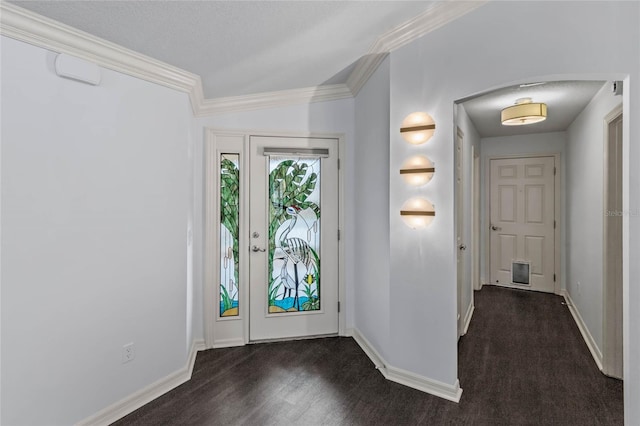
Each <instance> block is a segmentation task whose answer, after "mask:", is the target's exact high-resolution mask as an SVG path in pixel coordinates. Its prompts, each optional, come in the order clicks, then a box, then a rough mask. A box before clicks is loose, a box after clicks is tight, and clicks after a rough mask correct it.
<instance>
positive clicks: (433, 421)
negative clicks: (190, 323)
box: [115, 286, 623, 426]
mask: <svg viewBox="0 0 640 426" xmlns="http://www.w3.org/2000/svg"><path fill="white" fill-rule="evenodd" d="M562 301H563V299H562V298H560V297H558V296H555V295H550V294H543V293H535V292H525V291H519V290H511V289H504V288H498V287H491V286H485V287H484V288H483V290H481V291H479V292H475V305H476V310H475V313H474V318H473V320H472V322H471V326H470V328H469V332H468V333H467V335H466V336H464V337H462V338H461V339H460V343H459V377H460V382H461V386H462V388H463V389H464V393H463V395H462V399H461V401H460V403H459V404H456V403H453V402H449V401H445V400H443V399H441V398H437V397H435V396H432V395H428V394H425V393H423V392H420V391H417V390H415V389H411V388H408V387H405V386H402V385H399V384H397V383H393V382H390V381H387V380H385V379H384V377H382V375H381V374H380V373H379V372H378V371H377V370H376V369H375V367H374V365H373V364H372V363H371V361H370V360H369V359H368V358H367V357H366V355H365V354H364V352H362V350H361V349H360V348H359V347H358V345H357V344H356V343H355V342H354V341H353V340H352V339H350V338H324V339H316V340H301V341H294V342H279V343H264V344H258V345H247V346H244V347H237V348H228V349H214V350H208V351H203V352H200V353H199V354H198V357H197V359H196V363H195V366H194V371H193V377H192V379H191V380H190V381H189V382H187V383H185V384H183V385H181V386H179V387H178V388H176V389H174V390H173V391H171V392H169V393H167V394H165V395H163V396H162V397H160V398H158V399H156V400H155V401H152V402H151V403H149V404H147V405H146V406H144V407H142V408H140V409H139V410H137V411H135V412H133V413H131V414H130V415H128V416H126V417H125V418H123V419H121V420H120V421H118V422H116V423H115V424H116V425H118V426H125V425H145V426H146V425H194V426H195V425H358V426H359V425H456V426H458V425H474V426H483V425H491V426H494V425H536V426H538V425H580V426H584V425H607V426H609V425H622V424H623V385H622V382H621V381H619V380H615V379H611V378H608V377H605V376H604V375H602V374H601V373H600V371H598V369H597V367H596V365H595V363H594V361H593V359H592V358H591V355H590V353H589V351H588V348H587V347H586V345H585V343H584V341H583V340H582V337H581V335H580V332H579V330H578V328H577V327H576V325H575V323H574V321H573V318H572V317H571V314H570V313H569V311H568V309H567V307H566V306H565V305H564V304H563V303H562Z"/></svg>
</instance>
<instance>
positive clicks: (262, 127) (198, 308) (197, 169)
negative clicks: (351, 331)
mask: <svg viewBox="0 0 640 426" xmlns="http://www.w3.org/2000/svg"><path fill="white" fill-rule="evenodd" d="M353 114H354V100H353V99H344V100H338V101H331V102H316V103H311V104H306V105H292V106H287V107H279V108H269V109H262V110H257V111H249V112H240V113H233V114H221V115H216V116H211V117H205V118H198V119H196V120H194V126H193V141H192V144H193V153H194V156H193V158H194V177H193V182H194V188H195V190H194V203H193V207H192V208H193V211H192V213H191V215H192V217H193V226H194V228H193V237H194V242H193V244H194V253H193V255H194V257H193V265H194V277H193V279H194V288H193V333H194V337H195V338H200V339H202V338H204V313H203V312H204V303H205V302H204V300H203V294H202V291H203V279H204V278H203V270H204V269H203V268H204V266H203V250H204V240H203V236H204V204H203V197H204V192H203V191H204V189H203V183H204V160H203V154H204V137H205V136H204V135H205V129H206V128H215V129H225V130H257V131H269V132H279V131H280V132H288V133H291V132H293V133H297V134H306V133H334V134H344V136H345V138H344V143H345V158H343V159H342V167H343V169H344V171H345V182H344V184H345V202H344V213H345V230H344V232H343V233H342V235H343V237H344V238H345V268H346V269H345V281H346V282H345V283H343V284H344V285H345V286H346V291H347V293H346V297H347V300H346V305H347V306H346V313H347V318H346V327H347V328H351V327H353V299H354V296H353V294H354V293H353V285H351V284H352V283H353V282H354V277H355V275H354V274H355V271H354V268H353V263H354V260H353V259H354V255H353V253H354V246H353V244H354V235H353V231H352V230H353V229H354V217H355V216H354V215H355V208H354V202H353V200H354V194H355V190H354V179H353V171H354V161H355V155H354V137H355V136H354V135H355V132H354V115H353Z"/></svg>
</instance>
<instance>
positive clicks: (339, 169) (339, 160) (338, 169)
mask: <svg viewBox="0 0 640 426" xmlns="http://www.w3.org/2000/svg"><path fill="white" fill-rule="evenodd" d="M338 170H340V159H339V158H338Z"/></svg>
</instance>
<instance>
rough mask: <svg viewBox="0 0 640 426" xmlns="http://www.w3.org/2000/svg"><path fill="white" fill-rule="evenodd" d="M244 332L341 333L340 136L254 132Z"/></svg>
mask: <svg viewBox="0 0 640 426" xmlns="http://www.w3.org/2000/svg"><path fill="white" fill-rule="evenodd" d="M249 161H250V179H249V180H250V184H249V198H250V199H249V234H250V235H249V286H250V289H249V299H250V302H249V305H250V306H249V309H250V312H249V339H250V340H251V341H256V340H265V339H282V338H294V337H302V336H315V335H326V334H335V333H337V332H338V143H337V140H336V139H320V138H297V137H296V138H293V137H265V136H251V138H250V141H249Z"/></svg>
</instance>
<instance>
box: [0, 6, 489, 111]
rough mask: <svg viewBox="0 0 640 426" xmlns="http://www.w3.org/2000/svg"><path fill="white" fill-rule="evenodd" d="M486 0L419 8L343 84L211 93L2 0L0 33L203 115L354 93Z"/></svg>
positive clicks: (188, 78) (168, 69)
mask: <svg viewBox="0 0 640 426" xmlns="http://www.w3.org/2000/svg"><path fill="white" fill-rule="evenodd" d="M487 2H488V1H487V0H478V1H456V0H447V1H444V2H436V3H435V4H434V5H433V6H432V7H430V8H429V9H427V10H426V11H425V12H423V13H422V14H420V15H418V16H416V17H415V18H413V19H411V20H409V21H407V22H405V23H404V24H402V25H400V26H398V27H396V28H394V29H393V30H391V31H389V32H387V33H385V34H383V35H382V36H380V37H379V38H378V40H377V41H376V42H375V43H374V44H373V46H372V47H371V49H369V52H368V53H367V54H366V55H364V56H363V57H362V58H361V59H360V60H359V61H358V63H357V65H356V67H355V68H354V70H353V71H352V73H351V74H350V75H349V77H348V79H347V82H346V84H334V85H324V86H317V87H304V88H300V89H291V90H280V91H275V92H264V93H256V94H251V95H242V96H230V97H224V98H212V99H205V98H204V92H203V87H202V81H201V78H200V76H199V75H197V74H193V73H191V72H188V71H185V70H183V69H181V68H178V67H175V66H172V65H169V64H167V63H165V62H162V61H159V60H156V59H153V58H151V57H149V56H146V55H143V54H141V53H138V52H135V51H133V50H130V49H127V48H124V47H122V46H119V45H117V44H115V43H111V42H109V41H107V40H103V39H101V38H99V37H96V36H94V35H91V34H89V33H86V32H84V31H80V30H78V29H76V28H73V27H70V26H68V25H65V24H62V23H60V22H58V21H55V20H53V19H49V18H46V17H44V16H41V15H38V14H37V13H34V12H31V11H29V10H27V9H23V8H21V7H19V6H16V5H14V4H11V3H6V2H4V1H0V12H1V13H0V34H2V35H4V36H7V37H10V38H14V39H16V40H20V41H23V42H26V43H29V44H32V45H34V46H38V47H42V48H44V49H48V50H51V51H54V52H58V53H68V54H70V55H73V56H76V57H79V58H82V59H84V60H87V61H90V62H93V63H95V64H97V65H100V66H102V67H104V68H108V69H111V70H114V71H118V72H121V73H124V74H127V75H130V76H133V77H136V78H140V79H142V80H146V81H149V82H152V83H156V84H160V85H162V86H165V87H168V88H171V89H175V90H179V91H182V92H185V93H187V94H188V95H189V100H190V102H191V108H192V110H193V114H194V116H196V117H203V116H207V115H213V114H223V113H229V112H239V111H250V110H256V109H262V108H273V107H280V106H286V105H294V104H300V103H310V102H323V101H332V100H338V99H346V98H352V97H355V96H356V95H357V94H358V92H359V91H360V89H362V87H363V86H364V85H365V83H366V82H367V81H368V80H369V78H370V77H371V75H372V74H373V73H374V72H375V71H376V69H378V67H379V66H380V64H381V63H382V61H384V59H385V58H386V57H387V56H388V54H389V52H392V51H393V50H395V49H398V48H400V47H402V46H404V45H406V44H408V43H410V42H412V41H414V40H416V39H418V38H420V37H422V36H424V35H425V34H427V33H429V32H431V31H433V30H435V29H437V28H440V27H442V26H444V25H446V24H447V23H449V22H451V21H453V20H455V19H457V18H459V17H460V16H462V15H464V14H466V13H469V12H471V11H472V10H475V9H477V8H479V7H480V6H482V5H484V4H485V3H487Z"/></svg>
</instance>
